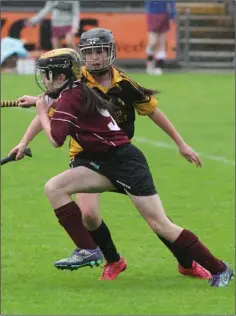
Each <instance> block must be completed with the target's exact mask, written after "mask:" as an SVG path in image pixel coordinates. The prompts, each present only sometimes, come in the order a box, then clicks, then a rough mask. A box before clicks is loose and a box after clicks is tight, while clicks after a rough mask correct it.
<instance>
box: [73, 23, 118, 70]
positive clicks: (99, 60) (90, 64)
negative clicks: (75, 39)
mask: <svg viewBox="0 0 236 316" xmlns="http://www.w3.org/2000/svg"><path fill="white" fill-rule="evenodd" d="M79 55H80V59H81V60H82V61H83V63H84V65H85V68H86V69H87V70H88V71H89V72H90V73H91V74H94V75H102V74H104V73H106V72H107V71H108V69H109V67H110V66H111V64H112V63H113V61H114V60H115V58H116V49H115V43H114V38H113V35H112V33H111V31H109V30H106V29H102V28H96V29H92V30H90V31H87V32H84V33H83V34H82V35H81V39H80V45H79Z"/></svg>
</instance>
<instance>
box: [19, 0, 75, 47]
mask: <svg viewBox="0 0 236 316" xmlns="http://www.w3.org/2000/svg"><path fill="white" fill-rule="evenodd" d="M50 12H52V17H51V25H52V47H53V49H56V48H60V47H61V42H60V40H61V38H63V37H65V40H66V45H67V47H71V48H76V45H75V43H74V36H75V35H76V33H77V32H78V29H79V16H80V1H46V4H45V6H44V8H43V9H42V10H41V11H39V13H38V14H36V15H35V16H33V17H32V18H31V19H29V20H26V21H25V25H26V26H30V25H35V24H37V23H38V22H40V21H41V20H42V19H43V18H44V17H45V16H47V15H48V14H49V13H50Z"/></svg>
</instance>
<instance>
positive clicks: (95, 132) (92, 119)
mask: <svg viewBox="0 0 236 316" xmlns="http://www.w3.org/2000/svg"><path fill="white" fill-rule="evenodd" d="M83 106H84V104H83V99H82V92H81V89H80V86H76V87H73V88H72V89H68V90H65V91H63V92H62V93H61V95H60V97H59V99H58V100H57V103H56V110H55V112H54V114H53V116H52V118H51V134H52V137H53V139H54V140H55V142H56V143H57V144H58V145H59V146H62V145H63V143H64V142H65V140H66V137H67V136H71V137H73V138H74V139H75V140H77V141H78V143H79V144H80V145H81V146H82V148H83V150H84V151H85V152H86V151H88V152H94V151H106V150H107V149H109V147H117V146H120V145H122V144H127V143H129V142H130V140H129V139H128V137H127V136H126V134H125V133H124V132H123V131H122V130H121V129H120V128H119V126H118V125H117V123H116V122H115V120H114V119H113V118H112V116H111V115H110V114H109V112H108V111H107V110H101V111H95V112H94V113H92V114H90V113H89V114H86V113H84V111H83Z"/></svg>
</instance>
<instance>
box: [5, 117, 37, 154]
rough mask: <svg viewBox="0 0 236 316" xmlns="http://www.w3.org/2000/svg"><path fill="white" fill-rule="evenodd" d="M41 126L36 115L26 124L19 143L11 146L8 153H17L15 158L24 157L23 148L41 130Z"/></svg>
mask: <svg viewBox="0 0 236 316" xmlns="http://www.w3.org/2000/svg"><path fill="white" fill-rule="evenodd" d="M42 129H43V127H42V124H41V122H40V118H39V116H38V115H37V116H36V117H35V118H34V119H33V120H32V121H31V123H30V125H29V126H28V128H27V130H26V131H25V134H24V135H23V137H22V139H21V141H20V142H19V144H17V145H16V146H15V147H13V148H12V149H11V150H10V152H9V154H8V155H12V154H13V153H17V155H16V160H20V159H22V158H24V150H25V149H26V147H27V146H28V144H29V143H30V142H31V141H32V140H33V139H34V138H35V137H36V136H37V135H38V134H39V133H40V132H41V131H42Z"/></svg>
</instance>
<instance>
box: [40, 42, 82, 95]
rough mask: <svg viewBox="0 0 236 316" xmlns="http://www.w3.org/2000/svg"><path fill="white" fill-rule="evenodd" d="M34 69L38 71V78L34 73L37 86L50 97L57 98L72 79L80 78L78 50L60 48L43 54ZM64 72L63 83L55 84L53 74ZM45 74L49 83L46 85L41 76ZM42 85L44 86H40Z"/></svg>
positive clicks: (71, 82) (70, 83)
mask: <svg viewBox="0 0 236 316" xmlns="http://www.w3.org/2000/svg"><path fill="white" fill-rule="evenodd" d="M36 71H39V74H40V79H38V76H37V75H36V82H37V83H38V85H39V87H40V88H41V89H42V90H43V91H45V92H46V94H47V95H49V96H50V97H52V98H57V97H58V96H59V94H60V93H61V91H62V90H63V89H64V88H65V87H66V86H68V85H72V84H73V82H74V81H76V80H79V79H80V78H81V61H80V57H79V54H78V52H76V51H75V50H74V49H71V48H60V49H54V50H51V51H49V52H47V53H45V54H43V55H42V56H41V57H40V58H39V60H38V62H37V64H36ZM59 74H64V75H65V77H66V79H65V81H64V82H63V83H61V84H57V85H55V84H54V83H53V81H54V79H55V76H56V75H59ZM43 76H46V78H47V80H48V82H49V84H48V86H47V87H46V86H45V83H44V81H43V80H42V77H43ZM42 84H43V85H44V87H43V86H42Z"/></svg>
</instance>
